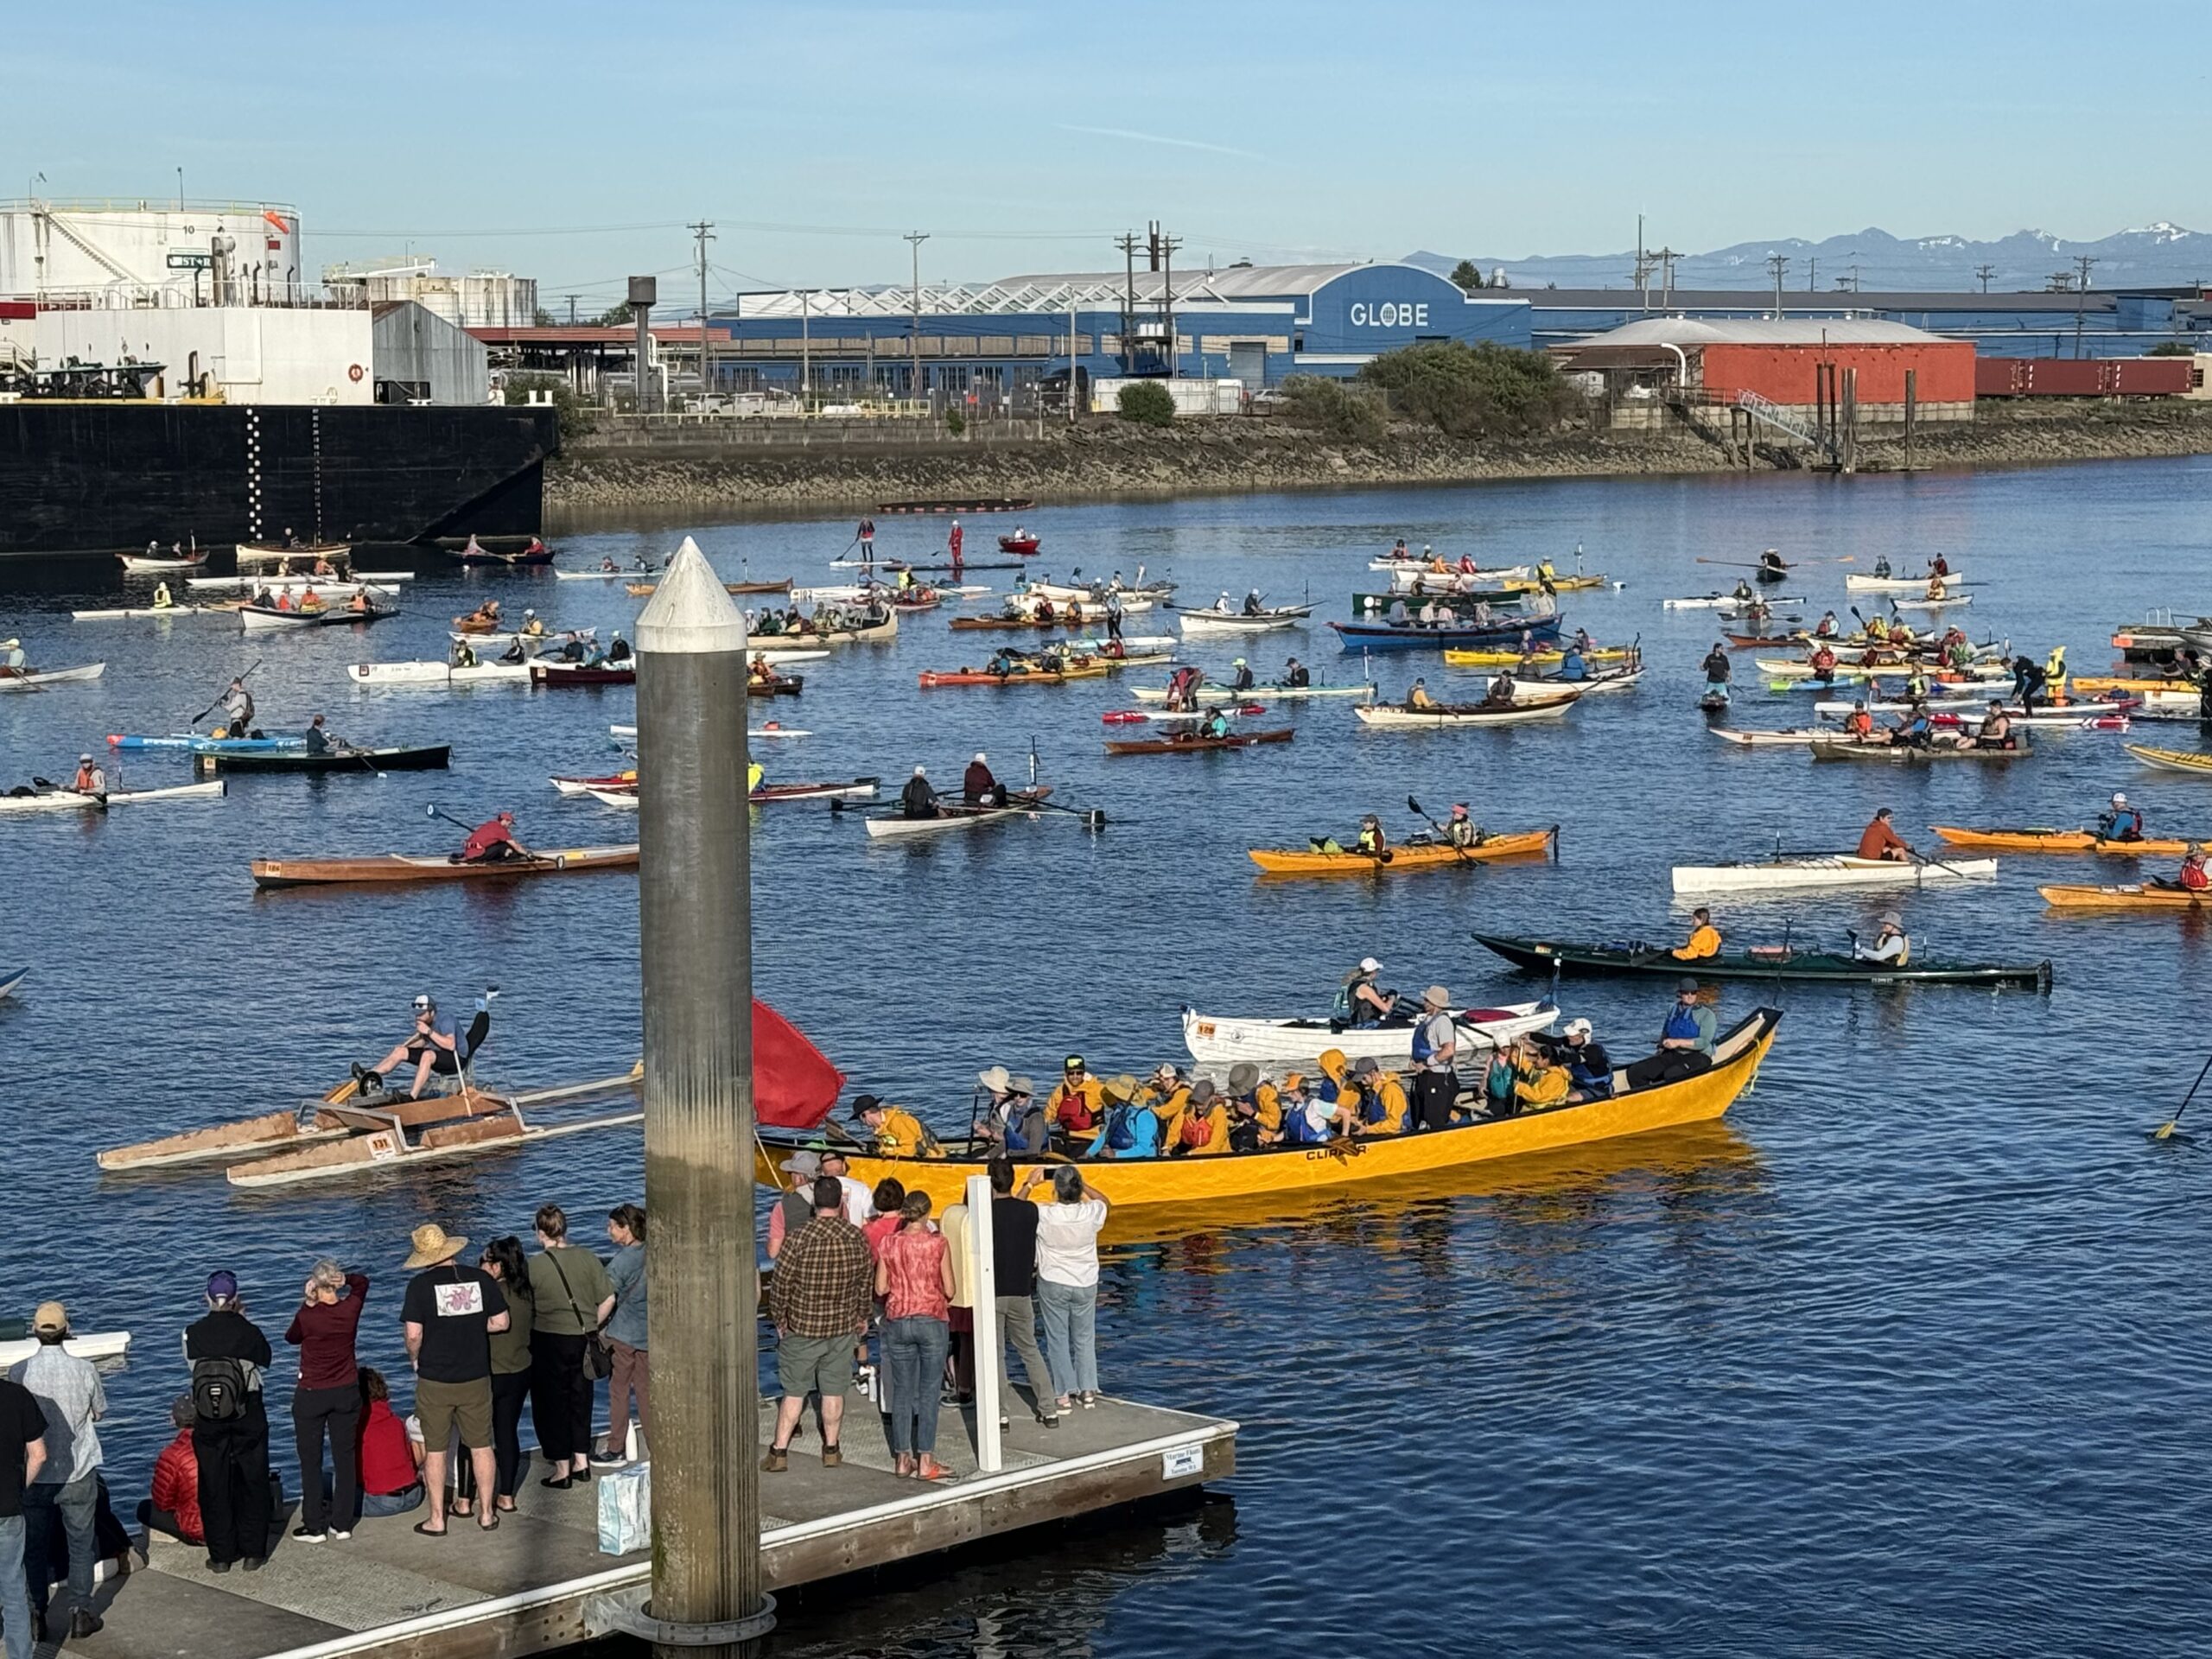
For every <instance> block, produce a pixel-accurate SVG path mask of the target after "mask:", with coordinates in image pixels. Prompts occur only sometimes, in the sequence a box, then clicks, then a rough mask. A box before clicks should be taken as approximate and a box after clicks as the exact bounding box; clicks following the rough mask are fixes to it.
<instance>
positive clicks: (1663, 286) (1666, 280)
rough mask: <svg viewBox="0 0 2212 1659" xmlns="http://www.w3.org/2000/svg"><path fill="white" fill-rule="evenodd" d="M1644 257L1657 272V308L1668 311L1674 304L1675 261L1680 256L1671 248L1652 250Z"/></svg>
mask: <svg viewBox="0 0 2212 1659" xmlns="http://www.w3.org/2000/svg"><path fill="white" fill-rule="evenodd" d="M1646 257H1648V258H1649V260H1650V261H1651V263H1652V264H1653V265H1655V266H1656V267H1657V269H1658V271H1659V308H1660V309H1661V310H1662V311H1666V310H1670V309H1672V308H1673V307H1674V303H1675V260H1677V259H1679V258H1681V255H1680V254H1678V253H1676V252H1675V251H1674V249H1672V248H1654V249H1653V250H1652V251H1651V252H1650V253H1649V255H1647V256H1646Z"/></svg>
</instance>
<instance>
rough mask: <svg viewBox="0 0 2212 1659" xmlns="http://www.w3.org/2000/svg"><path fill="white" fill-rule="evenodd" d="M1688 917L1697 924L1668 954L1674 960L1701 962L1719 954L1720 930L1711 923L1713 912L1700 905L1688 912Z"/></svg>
mask: <svg viewBox="0 0 2212 1659" xmlns="http://www.w3.org/2000/svg"><path fill="white" fill-rule="evenodd" d="M1690 919H1691V920H1692V921H1694V922H1695V923H1696V924H1697V925H1696V926H1694V927H1693V928H1692V929H1691V930H1690V936H1689V938H1688V939H1686V940H1685V941H1683V943H1681V944H1679V945H1676V946H1675V949H1674V950H1670V951H1669V952H1668V954H1669V956H1671V957H1674V959H1675V961H1676V962H1702V961H1704V960H1705V959H1706V958H1707V957H1717V956H1719V954H1720V930H1719V928H1717V927H1715V926H1714V925H1713V912H1711V911H1709V910H1707V908H1706V907H1705V906H1703V905H1700V906H1698V907H1697V908H1696V909H1695V910H1694V911H1692V912H1690Z"/></svg>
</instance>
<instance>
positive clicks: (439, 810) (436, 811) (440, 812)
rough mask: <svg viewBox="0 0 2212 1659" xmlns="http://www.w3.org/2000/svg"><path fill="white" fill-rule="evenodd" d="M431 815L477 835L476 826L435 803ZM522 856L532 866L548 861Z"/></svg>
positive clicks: (541, 856) (527, 854)
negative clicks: (464, 821)
mask: <svg viewBox="0 0 2212 1659" xmlns="http://www.w3.org/2000/svg"><path fill="white" fill-rule="evenodd" d="M429 815H430V817H433V818H443V819H444V820H445V821H446V822H447V823H449V824H451V825H453V826H454V829H466V830H467V831H468V833H469V834H470V835H472V836H473V835H474V834H475V833H476V826H475V825H474V824H473V823H462V822H461V820H460V819H459V818H456V817H454V815H453V814H452V813H450V812H448V811H447V810H445V809H444V808H443V807H442V806H440V805H438V804H437V803H436V802H435V801H433V802H432V803H431V804H430V806H429ZM522 856H523V860H524V861H527V862H530V863H532V864H542V863H544V862H546V861H547V859H546V855H544V854H543V853H532V852H524V854H523V855H522Z"/></svg>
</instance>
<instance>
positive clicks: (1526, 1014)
mask: <svg viewBox="0 0 2212 1659" xmlns="http://www.w3.org/2000/svg"><path fill="white" fill-rule="evenodd" d="M1558 1017H1559V1010H1558V1009H1557V1008H1556V1007H1554V1006H1553V1005H1552V1003H1551V1002H1550V1001H1541V1002H1510V1003H1507V1004H1505V1005H1504V1006H1503V1007H1494V1008H1461V1009H1458V1010H1455V1011H1454V1013H1453V1014H1452V1018H1453V1020H1455V1021H1457V1022H1458V1023H1459V1032H1460V1049H1459V1058H1460V1059H1461V1060H1462V1061H1463V1062H1465V1061H1470V1060H1471V1059H1473V1058H1478V1057H1479V1058H1483V1059H1485V1060H1486V1059H1487V1058H1488V1055H1489V1052H1490V1050H1491V1049H1492V1048H1494V1047H1496V1046H1498V1045H1500V1044H1502V1043H1509V1042H1511V1041H1512V1040H1513V1039H1515V1038H1516V1037H1519V1036H1521V1035H1522V1034H1523V1033H1527V1032H1531V1031H1541V1030H1542V1029H1543V1028H1544V1027H1547V1026H1548V1025H1550V1024H1551V1022H1552V1021H1553V1020H1555V1019H1557V1018H1558ZM1183 1046H1184V1047H1185V1048H1187V1049H1189V1050H1190V1051H1191V1058H1192V1059H1194V1060H1196V1061H1197V1062H1198V1064H1199V1065H1202V1066H1210V1067H1223V1068H1226V1067H1229V1066H1232V1065H1236V1064H1237V1063H1238V1062H1239V1061H1249V1062H1250V1063H1251V1064H1252V1065H1256V1066H1258V1067H1259V1068H1260V1071H1261V1072H1262V1074H1263V1075H1264V1076H1268V1077H1281V1075H1282V1074H1283V1073H1284V1072H1286V1071H1303V1072H1306V1074H1307V1075H1309V1076H1311V1075H1313V1073H1314V1072H1315V1071H1317V1070H1318V1069H1319V1065H1320V1058H1321V1055H1322V1054H1323V1053H1324V1052H1325V1051H1327V1050H1329V1049H1332V1048H1333V1049H1337V1050H1338V1051H1340V1052H1342V1053H1343V1055H1344V1058H1345V1059H1346V1060H1349V1061H1353V1062H1357V1061H1359V1060H1363V1059H1366V1058H1370V1057H1372V1058H1374V1059H1376V1060H1377V1061H1379V1062H1381V1063H1382V1064H1383V1065H1387V1066H1389V1067H1390V1068H1391V1069H1392V1070H1394V1071H1404V1070H1406V1069H1408V1067H1410V1066H1411V1065H1413V1058H1414V1027H1412V1026H1411V1025H1410V1024H1408V1025H1398V1026H1344V1025H1342V1024H1340V1023H1339V1022H1338V1021H1337V1020H1252V1019H1244V1018H1240V1017H1236V1016H1233V1015H1229V1014H1200V1013H1199V1012H1198V1010H1197V1009H1196V1008H1185V1009H1184V1010H1183ZM1462 1069H1463V1070H1464V1069H1465V1065H1463V1066H1462ZM1220 1080H1221V1079H1219V1078H1217V1079H1216V1081H1217V1082H1219V1081H1220Z"/></svg>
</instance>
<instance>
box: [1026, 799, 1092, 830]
mask: <svg viewBox="0 0 2212 1659" xmlns="http://www.w3.org/2000/svg"><path fill="white" fill-rule="evenodd" d="M1007 805H1008V806H1011V807H1020V808H1021V809H1022V810H1025V811H1031V812H1067V813H1071V814H1072V815H1074V816H1075V817H1078V818H1081V819H1082V820H1083V823H1084V828H1085V829H1104V828H1105V827H1106V814H1105V813H1104V812H1103V811H1102V810H1099V809H1098V808H1096V807H1091V806H1062V805H1061V804H1059V803H1058V801H1035V800H1032V801H1018V800H1013V799H1009V800H1008V801H1007Z"/></svg>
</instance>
